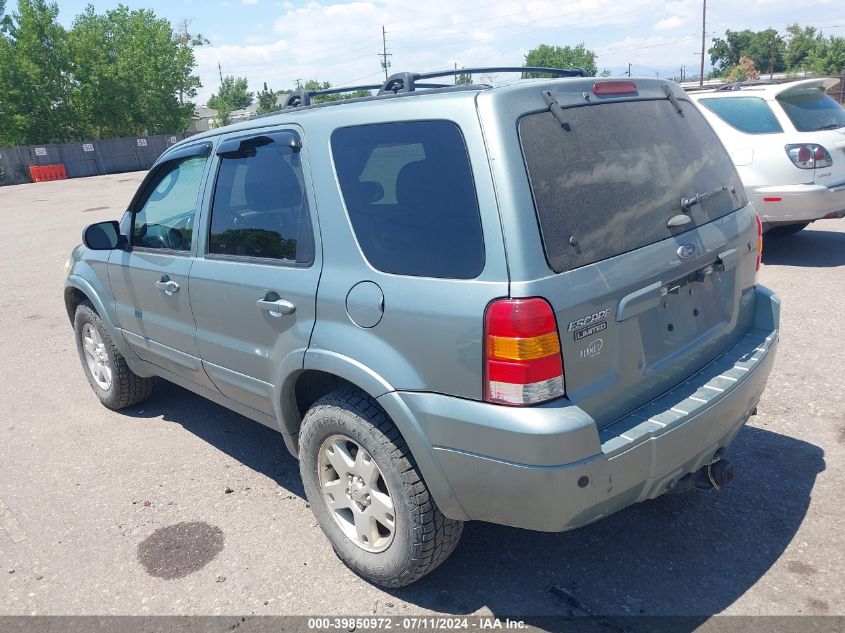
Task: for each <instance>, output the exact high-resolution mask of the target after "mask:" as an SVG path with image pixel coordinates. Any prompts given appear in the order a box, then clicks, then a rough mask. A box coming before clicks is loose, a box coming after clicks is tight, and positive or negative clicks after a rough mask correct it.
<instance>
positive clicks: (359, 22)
mask: <svg viewBox="0 0 845 633" xmlns="http://www.w3.org/2000/svg"><path fill="white" fill-rule="evenodd" d="M241 1H242V2H253V3H255V2H258V0H241ZM818 1H819V3H820V4H822V3H828V6H827V7H821V8H818V9H815V8H814V9H812V10H811V9H810V8H808V7H806V6H799V5H800V3H796V2H795V0H751V1H750V2H748V3H746V4H739V5H738V4H736V2H735V1H734V0H708V3H707V5H708V7H707V8H708V18H707V45H708V46H709V45H710V44H709V43H710V38H711V37H717V36H720V35H721V34H722V33H724V30H725V29H726V28H731V29H742V28H754V29H759V28H766V27H767V26H770V25H772V26H775V27H776V28H781V29H782V28H783V27H784V26H785V25H786V24H789V23H791V22H800V23H802V24H819V25H822V26H823V25H826V24H831V23H834V24H841V23H843V20H845V18H842V17H841V16H839V17H837V16H836V15H834V13H832V11H831V7H832V6H838V5H833V4H830V3H829V0H818ZM839 1H840V2H841V0H839ZM224 2H227V3H228V0H224ZM233 3H234V0H233ZM761 3H762V4H765V5H766V11H759V10H758V7H759V5H761ZM470 4H471V6H469V5H470ZM262 6H263V7H264V10H265V11H267V12H269V13H270V14H271V15H275V16H276V18H275V19H274V20H272V21H271V20H264V21H263V22H261V23H260V25H256V24H250V25H249V26H248V27H246V28H243V29H242V30H241V31H240V32H241V33H242V35H241V36H240V37H236V36H234V34H233V33H232V32H227V31H222V29H223V28H224V27H223V26H214V27H211V28H208V30H209V31H212V30H213V31H214V32H218V33H224V34H225V35H226V41H225V43H224V42H222V41H220V40H212V42H213V43H212V45H211V46H206V47H201V48H198V49H197V50H196V57H197V62H198V68H197V71H198V73H199V74H200V78H201V80H202V81H203V83H204V87H203V88H202V89H201V90H200V95H199V102H200V103H202V102H203V101H204V100H205V99H207V98H208V96H210V94H211V93H212V92H214V91H215V90H216V88H217V84H218V82H219V78H218V70H217V63H218V61H219V62H220V64H221V65H222V67H223V73H224V74H226V75H237V76H246V77H247V78H248V80H249V84H250V87H251V89H253V90H255V89H257V88H258V87H260V86H261V85H262V83H263V82H265V81H266V82H267V84H268V85H269V86H271V87H273V88H276V89H278V88H288V87H292V86H293V85H294V84H295V81H296V79H302V80H305V79H320V80H323V81H326V80H327V81H330V82H331V83H332V84H333V85H339V84H347V85H349V84H351V83H356V84H360V83H370V82H377V81H378V80H379V79H383V78H384V75H383V73H382V72H381V70H380V59H379V58H378V57H377V53H378V52H379V51H380V50H381V46H382V40H381V28H382V25H385V27H386V29H387V47H388V52H390V53H392V57H391V58H390V60H391V64H392V67H391V70H392V71H394V72H399V71H401V70H418V71H425V70H436V69H441V68H450V67H452V66H453V64H455V63H457V64H458V65H459V66H465V67H470V66H489V65H511V64H516V65H519V64H521V63H522V61H523V59H524V55H525V53H526V52H527V51H528V50H529V49H531V48H533V47H535V46H537V45H538V44H540V43H548V44H557V45H564V44H570V45H573V44H578V43H579V42H584V43H585V45H586V46H587V47H588V48H591V49H593V50H595V51H596V53H597V54H598V66H599V69H600V70H601V69H602V68H627V64H628V63H629V62H631V63H632V64H634V66H635V67H636V66H640V67H645V68H643V70H644V71H645V70H649V67H652V68H651V72H652V73H654V72H655V71H658V70H659V71H660V73H661V74H663V72H664V69H665V71H667V72H671V69H672V68H678V69H679V68H680V66H681V65H686V66H688V67H694V68H697V67H698V63H699V60H700V57H699V56H697V55H696V54H695V52H694V51H697V50H698V49H699V47H700V37H701V36H700V30H699V29H700V24H701V0H668V1H666V0H627V1H625V2H620V1H619V0H569V2H567V3H566V5H565V6H563V5H561V3H560V0H496V1H495V2H487V3H483V2H482V1H481V0H468V5H467V6H465V5H464V4H461V3H458V2H455V0H425V1H424V2H418V3H413V4H412V3H409V2H407V0H319V1H317V0H298V1H296V2H291V1H290V0H273V2H272V3H271V2H264V3H262ZM241 13H242V14H243V15H242V16H241V17H239V18H236V19H238V20H240V21H246V17H244V16H246V15H252V12H249V13H248V14H247V13H246V12H241ZM233 19H235V18H233ZM837 20H838V21H837ZM265 25H266V30H265V31H264V34H267V33H270V32H271V31H272V35H271V36H270V37H266V38H265V39H263V40H259V39H258V38H257V37H256V36H257V35H258V33H259V31H258V27H259V26H265ZM235 32H237V31H235ZM706 61H707V62H709V57H707V58H706ZM501 78H504V76H502V77H501Z"/></svg>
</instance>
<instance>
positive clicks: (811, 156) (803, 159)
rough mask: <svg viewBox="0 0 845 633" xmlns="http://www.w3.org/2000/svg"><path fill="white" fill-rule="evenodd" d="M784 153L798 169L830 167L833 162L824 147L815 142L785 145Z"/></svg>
mask: <svg viewBox="0 0 845 633" xmlns="http://www.w3.org/2000/svg"><path fill="white" fill-rule="evenodd" d="M786 154H787V156H789V159H790V160H791V161H792V163H793V164H794V165H795V166H796V167H798V168H799V169H819V168H821V167H830V166H831V165H832V164H833V159H832V158H831V157H830V153H829V152H828V151H827V150H826V149H825V148H824V147H822V146H821V145H816V144H815V143H800V144H797V145H787V146H786Z"/></svg>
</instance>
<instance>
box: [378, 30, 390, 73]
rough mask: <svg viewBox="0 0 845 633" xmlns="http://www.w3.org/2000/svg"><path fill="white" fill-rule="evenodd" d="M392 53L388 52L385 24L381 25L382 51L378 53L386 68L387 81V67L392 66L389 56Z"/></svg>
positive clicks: (382, 65)
mask: <svg viewBox="0 0 845 633" xmlns="http://www.w3.org/2000/svg"><path fill="white" fill-rule="evenodd" d="M391 55H392V53H388V52H387V31H385V30H384V24H382V25H381V53H379V54H378V56H379V57H381V67H382V68H383V69H384V80H385V81H387V69H388V68H390V60H388V59H387V58H388V57H390V56H391Z"/></svg>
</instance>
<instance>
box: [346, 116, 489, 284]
mask: <svg viewBox="0 0 845 633" xmlns="http://www.w3.org/2000/svg"><path fill="white" fill-rule="evenodd" d="M331 146H332V156H333V159H334V164H335V169H336V171H337V175H338V180H339V183H340V189H341V192H342V194H343V200H344V202H345V204H346V209H347V212H348V213H349V219H350V222H351V224H352V228H353V230H354V231H355V236H356V238H357V240H358V243H359V245H360V247H361V250H362V252H363V253H364V256H365V257H366V258H367V261H368V262H369V263H370V265H372V266H373V267H374V268H375V269H377V270H380V271H382V272H387V273H395V274H399V275H411V276H418V277H439V278H448V279H474V278H475V277H477V276H478V275H479V274H481V270H482V269H483V268H484V239H483V235H482V232H481V217H480V214H479V210H478V201H477V199H476V193H475V185H474V183H473V178H472V171H471V169H470V163H469V156H468V155H467V148H466V144H465V142H464V138H463V135H462V134H461V131H460V129H459V128H458V126H457V125H455V124H454V123H451V122H449V121H409V122H403V123H382V124H376V125H362V126H355V127H347V128H341V129H338V130H335V132H334V133H333V134H332V138H331Z"/></svg>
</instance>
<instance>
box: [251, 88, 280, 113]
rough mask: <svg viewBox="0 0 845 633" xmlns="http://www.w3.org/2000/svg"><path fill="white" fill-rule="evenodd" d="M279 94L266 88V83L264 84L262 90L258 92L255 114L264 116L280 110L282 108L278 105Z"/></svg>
mask: <svg viewBox="0 0 845 633" xmlns="http://www.w3.org/2000/svg"><path fill="white" fill-rule="evenodd" d="M279 96H280V93H278V92H276V91H275V90H272V89H271V88H268V87H267V82H266V81H265V82H264V89H263V90H259V91H258V95H257V97H258V109H257V110H256V111H255V113H256V114H265V113H267V112H275V111H276V110H281V109H282V107H281V106H280V105H279V104H278V99H279Z"/></svg>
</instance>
